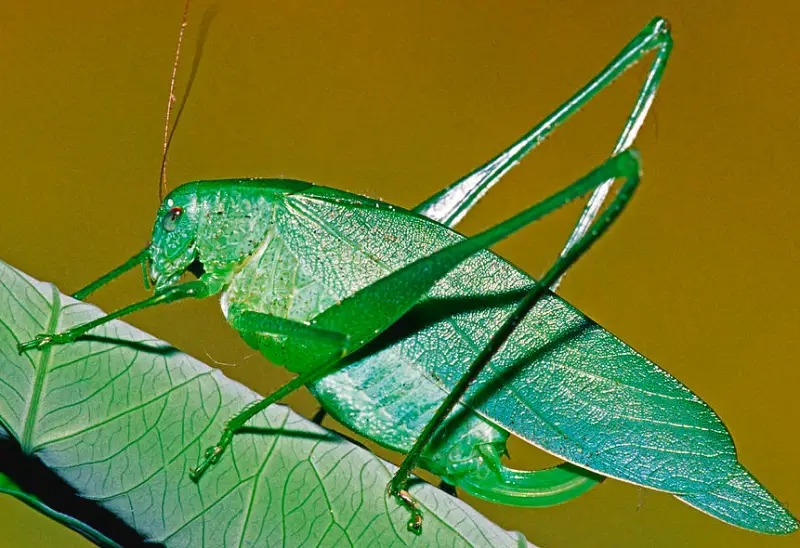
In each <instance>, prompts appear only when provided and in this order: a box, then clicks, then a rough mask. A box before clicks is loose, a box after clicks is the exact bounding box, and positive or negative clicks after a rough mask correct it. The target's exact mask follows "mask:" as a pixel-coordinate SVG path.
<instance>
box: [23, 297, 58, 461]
mask: <svg viewBox="0 0 800 548" xmlns="http://www.w3.org/2000/svg"><path fill="white" fill-rule="evenodd" d="M51 287H52V289H53V302H52V306H51V309H50V310H51V312H50V318H49V319H48V320H47V333H55V332H56V328H57V327H58V318H59V316H60V315H61V295H60V294H59V292H58V290H56V288H55V286H51ZM52 349H53V346H52V345H50V346H47V347H46V348H45V349H44V350H41V351H40V352H39V363H38V364H37V365H36V366H35V369H34V370H35V377H34V382H33V389H32V390H31V395H30V399H29V400H28V407H27V409H26V410H25V415H24V416H25V427H24V428H23V430H22V439H21V440H20V445H21V446H22V452H23V453H25V454H30V452H31V450H32V448H33V431H34V428H35V427H36V422H37V421H36V419H37V415H38V412H39V401H40V396H41V394H42V387H43V386H44V381H45V378H46V377H47V368H48V366H49V365H50V357H51V356H52Z"/></svg>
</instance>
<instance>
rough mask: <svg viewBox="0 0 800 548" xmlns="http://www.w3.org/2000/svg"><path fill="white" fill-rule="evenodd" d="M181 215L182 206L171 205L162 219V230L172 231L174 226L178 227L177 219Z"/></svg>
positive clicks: (178, 219) (179, 218)
mask: <svg viewBox="0 0 800 548" xmlns="http://www.w3.org/2000/svg"><path fill="white" fill-rule="evenodd" d="M182 216H183V208H182V207H173V208H172V209H170V210H169V211H167V214H166V215H164V220H163V221H162V224H161V226H163V227H164V230H165V231H167V232H172V231H173V230H175V229H176V228H178V221H180V220H181V217H182Z"/></svg>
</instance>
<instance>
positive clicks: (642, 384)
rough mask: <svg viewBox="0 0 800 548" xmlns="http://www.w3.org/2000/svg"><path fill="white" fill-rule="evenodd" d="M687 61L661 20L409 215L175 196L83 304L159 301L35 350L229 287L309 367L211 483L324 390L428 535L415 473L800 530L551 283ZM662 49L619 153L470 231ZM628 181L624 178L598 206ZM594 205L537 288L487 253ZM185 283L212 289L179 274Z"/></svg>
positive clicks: (24, 346)
mask: <svg viewBox="0 0 800 548" xmlns="http://www.w3.org/2000/svg"><path fill="white" fill-rule="evenodd" d="M184 23H185V21H184ZM184 26H185V25H184ZM671 48H672V40H671V37H670V33H669V26H668V24H667V22H666V21H665V20H663V19H660V18H657V19H654V20H653V21H651V22H650V23H649V24H648V25H647V26H646V27H645V28H644V29H643V30H642V31H641V32H640V33H639V34H638V35H637V36H635V37H634V39H633V40H632V41H631V42H630V43H628V44H627V45H626V46H625V47H624V48H623V49H622V50H621V51H620V53H619V54H618V55H617V56H616V57H615V58H614V59H613V60H612V61H611V62H610V63H609V65H608V66H606V67H605V68H604V69H603V70H602V71H601V72H600V73H599V74H598V75H597V76H596V77H595V78H593V79H592V80H591V81H590V82H589V83H588V84H587V85H586V86H584V87H583V88H582V89H581V90H579V91H578V92H577V93H576V94H575V95H574V96H573V97H571V98H570V99H569V100H568V101H567V102H565V103H564V104H563V105H561V106H560V107H559V108H558V109H556V110H555V111H554V112H553V113H552V114H551V115H550V116H548V117H547V118H546V119H545V120H544V121H542V122H541V123H540V124H538V125H537V126H536V127H534V128H533V129H531V130H530V131H529V132H527V133H526V134H525V135H523V136H522V137H521V138H520V139H519V140H517V141H516V142H515V143H513V144H512V145H511V146H510V147H508V148H507V149H506V150H504V151H503V152H502V153H500V154H499V155H498V156H496V157H495V158H494V159H492V160H490V161H489V162H488V163H486V164H485V165H483V166H481V167H479V168H478V169H476V170H475V171H473V172H471V173H469V174H468V175H466V176H465V177H463V178H461V179H460V180H458V181H456V182H455V183H453V184H452V185H450V186H449V187H447V188H445V189H444V190H442V191H441V192H439V193H437V194H436V195H434V196H432V197H430V198H429V199H427V200H425V201H424V202H423V203H421V204H419V205H418V206H417V207H415V208H414V209H412V210H406V209H404V208H401V207H397V206H394V205H391V204H386V203H384V202H381V201H377V200H372V199H369V198H365V197H362V196H358V195H355V194H352V193H348V192H344V191H341V190H336V189H332V188H326V187H322V186H316V185H313V184H311V183H307V182H303V181H293V180H285V179H236V180H220V181H198V182H193V183H188V184H185V185H183V186H180V187H178V188H176V189H175V190H173V191H172V192H171V193H169V194H168V195H167V196H166V197H165V198H164V200H163V201H162V203H161V205H160V207H159V210H158V212H157V215H156V221H155V224H154V227H153V233H152V240H151V243H150V244H148V246H146V247H145V248H144V249H142V250H141V251H140V252H139V253H137V254H136V255H134V256H133V257H131V258H130V259H128V260H127V261H126V262H125V263H123V264H122V265H120V266H119V267H117V268H115V269H113V270H111V271H110V272H108V273H107V274H105V275H103V276H101V277H100V278H99V279H98V280H96V281H94V282H92V283H91V284H89V285H88V286H86V287H85V288H83V289H81V290H80V291H78V292H77V293H76V294H75V297H76V298H79V299H83V298H86V297H87V296H88V295H89V294H90V293H92V292H93V291H94V290H96V289H98V288H99V287H101V286H103V285H105V284H107V283H109V282H110V281H111V280H113V279H114V278H116V277H118V276H119V275H121V274H123V273H124V272H127V271H128V270H130V269H132V268H134V267H136V266H141V267H142V268H143V270H144V276H145V282H146V283H148V284H150V285H152V287H153V289H154V294H153V296H152V297H150V298H148V299H145V300H143V301H141V302H138V303H134V304H131V305H129V306H126V307H123V308H121V309H119V310H117V311H115V312H112V313H110V314H108V315H106V316H104V317H102V318H99V319H97V320H94V321H91V322H87V323H85V324H82V325H78V326H75V327H73V328H71V329H69V330H68V331H65V332H62V333H48V334H41V335H39V336H37V337H36V338H35V339H34V340H32V341H28V342H25V343H21V344H20V346H19V350H20V351H21V352H22V351H29V350H32V349H42V348H44V347H46V346H48V345H51V344H65V343H69V342H71V341H74V340H76V339H77V338H79V337H81V336H82V335H84V334H85V333H87V332H89V331H90V330H92V329H93V328H95V327H97V326H98V325H101V324H104V323H106V322H108V321H111V320H112V319H115V318H119V317H121V316H125V315H127V314H130V313H132V312H136V311H138V310H141V309H143V308H147V307H151V306H156V305H161V304H167V303H171V302H175V301H177V300H181V299H186V298H206V297H210V296H217V295H219V296H220V297H221V298H220V300H221V307H222V311H223V314H224V315H225V317H226V319H227V321H228V323H229V324H230V325H231V327H233V328H234V329H236V330H237V331H238V332H239V333H240V335H241V337H242V338H243V339H244V340H245V341H246V342H247V344H249V345H250V346H252V347H253V348H255V349H257V350H258V351H260V352H261V353H262V354H263V355H264V356H265V357H267V358H268V359H269V360H270V361H272V362H273V363H275V364H278V365H282V366H284V367H286V368H287V369H289V370H290V371H292V372H294V373H296V375H297V376H296V377H295V378H294V379H293V380H292V381H290V382H289V383H288V384H286V385H285V386H283V387H281V388H280V389H278V390H277V391H275V392H274V393H273V394H271V395H269V396H268V397H266V398H264V399H263V400H262V401H260V402H259V403H257V404H256V405H253V406H250V407H248V408H246V409H243V410H242V411H241V412H240V413H239V414H237V415H236V416H234V417H233V418H231V419H230V421H229V422H228V423H227V425H226V427H225V428H224V430H223V432H222V433H221V436H220V439H219V441H218V442H217V443H216V444H215V445H213V446H211V447H210V448H208V449H207V450H206V451H205V453H204V454H203V455H202V457H201V460H200V462H199V463H198V465H197V467H196V468H194V469H192V470H191V471H190V474H191V476H192V478H193V479H194V480H195V481H200V479H201V476H203V475H204V474H206V473H213V472H212V467H213V465H214V463H216V462H218V461H219V460H220V459H221V458H223V457H224V454H225V451H226V449H227V448H228V446H230V445H231V443H232V442H233V440H234V437H235V434H236V433H237V432H238V431H240V430H241V429H242V428H243V427H244V426H245V424H246V423H247V422H248V420H249V419H251V418H252V417H253V416H255V415H256V414H257V413H259V412H260V411H262V410H263V409H264V408H266V407H267V406H268V405H271V404H272V403H275V402H277V401H278V400H280V399H281V398H283V397H284V396H286V395H287V394H289V393H290V392H292V391H293V390H296V389H297V388H300V387H304V386H305V387H307V388H308V389H309V390H310V391H311V392H312V393H313V395H314V396H315V397H316V398H317V399H318V400H319V402H320V404H321V405H322V408H323V409H324V410H325V412H327V413H329V414H331V415H332V416H333V417H334V418H335V419H336V420H338V421H339V422H341V423H342V424H344V425H345V426H347V427H349V428H350V429H352V430H353V431H355V432H358V433H359V434H361V435H363V436H365V437H366V438H368V439H370V440H373V441H374V442H376V443H378V444H380V445H382V446H385V447H388V448H390V449H394V450H396V451H399V452H402V453H404V454H406V457H405V459H404V460H403V462H402V464H401V466H400V467H399V469H398V470H397V472H396V473H395V475H394V477H393V479H392V481H391V482H390V484H389V486H388V489H389V492H390V493H391V494H392V495H393V496H394V497H395V498H396V500H397V501H398V502H399V503H400V504H402V505H404V506H405V507H406V508H407V509H408V510H409V512H410V514H411V517H410V519H409V522H408V527H409V530H411V531H413V532H415V533H417V534H419V533H421V531H422V522H423V516H422V513H421V511H420V510H419V508H418V506H417V504H416V502H415V501H414V499H413V497H412V496H411V495H410V494H409V492H408V490H407V486H408V482H409V478H410V474H411V471H412V470H413V469H414V468H416V467H420V468H423V469H426V470H428V471H430V472H433V473H434V474H436V475H438V476H440V477H441V478H442V479H443V480H444V481H445V482H446V483H447V484H450V485H455V486H458V487H461V488H462V489H464V490H465V491H466V492H468V493H471V494H473V495H476V496H478V497H482V498H484V499H487V500H491V501H496V502H500V503H504V504H511V505H519V506H546V505H550V504H557V503H561V502H564V501H566V500H570V499H572V498H574V497H576V496H579V495H581V494H583V493H585V492H586V491H588V490H589V489H591V488H592V487H594V486H596V485H597V484H599V483H600V482H601V481H602V480H603V479H604V477H613V478H618V479H621V480H624V481H628V482H631V483H635V484H638V485H642V486H646V487H650V488H653V489H658V490H662V491H667V492H670V493H673V494H674V495H675V496H676V497H678V498H679V499H681V500H683V501H684V502H686V503H688V504H690V505H692V506H695V507H697V508H699V509H700V510H702V511H704V512H706V513H709V514H711V515H713V516H715V517H718V518H719V519H722V520H725V521H728V522H729V523H733V524H736V525H739V526H742V527H746V528H750V529H755V530H760V531H764V532H772V533H787V532H791V531H793V530H795V529H796V528H797V522H796V521H795V520H794V518H793V517H792V516H791V515H790V514H789V513H788V511H786V510H785V509H784V508H783V507H782V506H781V505H780V503H778V502H777V501H776V500H775V499H774V498H773V497H772V496H771V495H770V494H769V493H768V492H767V491H766V490H765V489H764V488H763V487H761V486H760V484H758V483H757V482H756V481H755V479H754V478H752V476H751V475H750V474H749V473H748V472H747V471H746V470H745V469H744V468H743V467H742V466H741V465H740V464H739V462H738V460H737V458H736V453H735V449H734V446H733V441H732V439H731V437H730V435H729V433H728V431H727V430H726V428H725V427H724V425H723V423H722V421H721V420H720V419H719V417H717V415H716V414H715V413H714V412H713V411H712V410H711V409H710V408H709V407H708V405H707V404H705V402H703V401H702V400H700V398H698V397H697V396H696V395H694V394H693V393H692V392H691V391H690V390H689V389H688V388H686V387H685V386H684V385H682V384H681V383H680V382H679V381H677V380H676V379H674V378H673V377H671V376H670V375H669V374H668V373H666V372H665V371H663V370H662V369H660V368H658V366H656V365H655V364H653V363H652V362H650V361H649V360H647V359H646V358H645V357H643V356H642V355H640V354H638V353H637V352H635V351H634V350H633V349H631V348H630V347H628V346H627V345H625V344H624V343H623V342H622V341H620V340H619V339H617V338H616V337H614V336H613V335H611V334H610V333H608V332H607V331H606V330H604V329H603V328H602V327H600V326H599V325H597V324H596V323H594V322H592V321H591V320H589V319H588V318H587V317H585V316H584V315H583V314H582V313H581V312H580V311H578V310H577V309H575V308H574V307H572V306H571V305H569V304H568V303H566V302H565V301H563V300H562V299H561V298H559V297H558V296H557V295H556V294H555V293H554V292H553V289H554V288H555V286H556V285H557V283H558V281H559V279H560V278H561V277H562V276H563V275H564V273H565V272H566V271H567V270H568V269H569V268H570V266H571V265H572V264H574V263H575V261H577V260H578V258H580V257H581V256H582V255H583V254H584V253H585V252H586V251H587V250H588V249H589V248H590V247H591V246H592V244H593V243H594V242H595V241H596V240H597V239H598V238H599V237H600V236H601V235H603V234H604V233H605V231H606V230H607V229H608V228H609V227H610V226H611V224H613V222H614V221H615V220H616V219H617V218H618V216H619V214H620V213H621V212H622V210H623V209H624V208H625V206H626V205H627V203H628V201H629V200H630V198H631V197H632V195H633V193H634V190H635V189H636V187H637V185H638V184H639V178H640V165H639V157H638V154H637V153H636V152H634V151H632V150H630V149H629V147H630V145H631V143H632V141H633V140H634V138H635V136H636V134H637V132H638V130H639V128H640V127H641V125H642V123H643V121H644V119H645V117H646V114H647V112H648V110H649V108H650V106H651V104H652V101H653V98H654V96H655V93H656V90H657V88H658V85H659V83H660V81H661V78H662V75H663V72H664V69H665V67H666V63H667V60H668V58H669V55H670V51H671ZM653 51H654V52H655V60H654V62H653V64H652V66H651V67H650V70H649V72H648V75H647V78H646V81H645V83H644V84H643V86H642V89H641V92H640V94H639V96H638V98H637V101H636V103H635V105H634V107H633V110H632V112H631V114H630V116H629V118H628V120H627V123H626V125H625V127H624V129H623V131H622V134H621V135H620V137H619V140H618V141H617V144H616V146H615V148H614V150H613V152H612V156H611V157H610V158H609V160H607V161H606V162H604V163H603V164H602V165H600V166H599V167H598V168H596V169H595V170H593V171H591V172H590V173H589V174H588V175H586V176H585V177H583V178H581V179H579V180H578V181H577V182H575V183H573V184H571V185H569V186H568V187H566V188H564V189H563V190H561V191H560V192H558V193H556V194H554V195H553V196H551V197H549V198H547V199H545V200H543V201H541V202H539V203H538V204H536V205H534V206H532V207H530V208H528V209H526V210H524V211H523V212H521V213H519V214H518V215H516V216H514V217H512V218H510V219H508V220H507V221H505V222H503V223H500V224H498V225H496V226H494V227H492V228H490V229H488V230H485V231H484V232H481V233H480V234H478V235H476V236H472V237H469V238H465V237H463V236H461V235H460V234H458V233H456V232H454V231H453V227H455V226H456V224H457V223H458V222H459V221H460V220H461V219H462V218H463V217H464V216H465V215H466V214H467V213H468V211H469V210H470V209H471V208H472V207H473V206H474V205H475V204H476V203H477V202H478V201H479V200H480V199H481V197H483V196H484V195H485V194H486V193H487V192H488V191H489V190H490V189H491V188H492V187H493V186H494V185H495V184H496V183H497V182H498V181H499V180H500V178H501V177H502V175H503V174H505V173H506V172H507V171H508V170H509V169H510V168H511V167H513V166H514V165H515V164H516V163H518V162H519V161H520V160H521V159H522V157H523V156H525V155H526V154H527V153H528V152H529V151H530V150H532V149H533V148H534V147H535V146H536V145H537V144H539V143H540V142H541V141H542V140H544V139H545V138H546V137H547V136H548V135H549V134H550V133H551V132H552V131H553V130H554V129H555V128H556V127H557V126H558V125H559V124H561V123H562V122H564V121H565V120H566V119H567V118H569V117H570V116H571V115H572V114H574V113H575V112H577V111H578V110H579V109H580V108H581V107H582V106H583V105H584V104H586V102H588V101H589V100H590V99H591V98H592V97H594V96H595V95H596V94H597V93H598V92H599V91H600V90H602V89H603V88H605V87H606V86H608V85H609V84H610V83H611V82H612V81H613V80H614V79H615V78H616V77H617V76H619V75H620V74H621V73H622V72H624V71H625V70H626V69H627V68H629V67H630V66H632V65H633V64H635V63H636V62H637V61H638V60H640V59H641V58H642V57H643V56H645V55H646V54H648V53H649V52H653ZM173 82H174V73H173ZM165 158H166V155H165ZM162 174H163V170H162ZM615 179H624V183H623V184H622V185H621V186H620V189H619V190H618V192H617V194H616V196H615V197H614V198H613V200H612V201H611V203H610V204H609V205H608V207H607V208H606V209H605V210H604V211H602V212H601V207H602V204H603V202H604V201H605V199H606V197H607V195H608V193H609V189H610V187H611V184H612V183H613V182H614V180H615ZM590 192H591V193H592V194H591V197H590V199H589V201H588V203H587V206H586V208H585V209H584V211H583V214H582V215H581V218H580V220H579V221H578V224H577V225H576V227H575V230H574V231H573V233H572V235H571V237H570V238H569V241H568V242H567V244H566V246H565V247H564V250H563V251H562V253H561V255H560V256H559V257H558V259H557V260H556V261H555V262H554V264H553V265H552V267H551V268H550V269H549V270H548V271H547V273H546V274H545V275H544V276H543V277H542V278H541V279H540V280H533V279H532V278H531V277H529V276H527V275H526V274H524V273H523V272H521V271H519V270H518V269H516V268H515V267H514V266H512V265H511V264H509V263H508V262H506V261H504V260H503V259H502V258H500V257H498V256H497V255H495V254H493V253H491V252H490V251H488V250H487V249H488V248H489V247H490V246H492V245H494V244H495V243H497V242H499V241H501V240H503V239H504V238H506V237H508V236H509V235H511V234H512V233H514V232H516V231H518V230H520V229H522V228H524V227H525V226H527V225H528V224H530V223H532V222H534V221H536V220H538V219H539V218H541V217H543V216H544V215H546V214H548V213H550V212H552V211H554V210H556V209H558V208H559V207H561V206H563V205H564V204H566V203H568V202H570V201H573V200H576V199H578V198H580V197H581V196H584V195H586V194H588V193H590ZM187 272H188V273H191V274H193V275H195V276H196V278H197V279H196V280H192V281H188V282H181V278H182V276H183V275H184V274H185V273H187ZM510 435H514V436H517V437H520V438H522V439H523V440H525V441H527V442H528V443H530V444H532V445H536V446H538V447H541V448H542V449H544V450H545V451H548V452H550V453H552V454H554V455H556V456H558V457H560V458H562V459H563V460H564V461H566V462H565V463H563V464H561V465H559V466H555V467H553V468H549V469H545V470H534V471H522V470H514V469H512V468H509V467H507V466H506V465H505V464H504V463H503V462H502V461H501V457H502V455H503V454H504V453H505V446H506V442H507V440H508V437H509V436H510ZM732 493H733V494H732ZM742 493H745V494H742ZM737 497H738V499H737ZM748 497H750V498H748ZM732 499H733V501H732ZM753 501H758V502H759V504H760V506H758V507H756V505H755V504H754V503H753ZM743 508H744V509H743Z"/></svg>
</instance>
